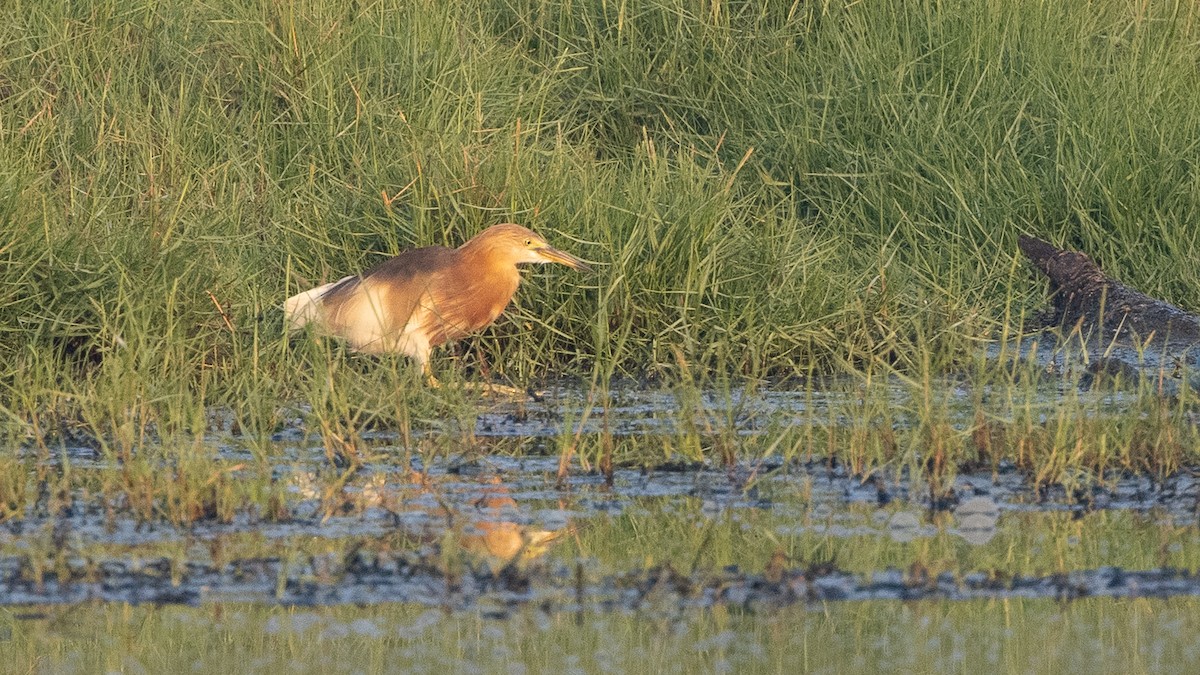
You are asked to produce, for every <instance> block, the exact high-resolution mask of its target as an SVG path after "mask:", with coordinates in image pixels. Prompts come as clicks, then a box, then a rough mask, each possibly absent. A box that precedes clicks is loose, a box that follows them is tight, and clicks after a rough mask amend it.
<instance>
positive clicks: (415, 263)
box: [321, 246, 456, 351]
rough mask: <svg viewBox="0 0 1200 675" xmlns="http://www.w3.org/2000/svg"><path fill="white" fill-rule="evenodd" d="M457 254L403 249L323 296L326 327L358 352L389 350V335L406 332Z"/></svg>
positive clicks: (435, 248)
mask: <svg viewBox="0 0 1200 675" xmlns="http://www.w3.org/2000/svg"><path fill="white" fill-rule="evenodd" d="M455 255H456V252H455V251H454V250H452V249H448V248H443V247H441V246H430V247H426V248H419V249H414V250H412V251H405V252H404V253H401V254H400V255H398V256H395V257H393V258H389V259H387V260H385V261H383V262H382V263H380V264H378V265H376V266H375V267H372V268H371V269H369V270H367V271H366V272H363V273H362V274H361V275H359V276H356V277H349V278H347V279H343V280H342V281H339V282H338V283H336V284H334V285H333V286H332V287H330V288H329V289H328V290H326V291H325V293H324V294H323V295H322V296H321V304H322V306H323V308H324V310H325V315H326V317H328V319H327V320H328V323H329V326H330V328H332V329H333V331H334V332H335V333H337V334H339V335H342V336H344V337H346V338H348V339H349V340H350V342H351V343H352V344H354V345H355V346H356V347H357V348H359V349H367V350H368V351H371V350H372V348H371V347H370V346H371V345H375V347H374V348H378V349H387V347H386V342H387V339H388V336H393V337H394V336H396V335H397V334H398V333H400V332H402V331H403V330H404V327H405V326H406V325H407V323H408V320H409V318H410V317H411V316H412V314H413V311H414V310H416V309H417V307H419V306H420V303H421V301H422V298H423V297H424V296H425V294H426V293H427V291H428V288H429V284H430V282H431V281H432V280H433V279H434V278H435V277H437V276H439V274H440V273H441V272H442V271H444V270H446V269H447V268H448V267H450V266H451V265H453V264H454V262H455V260H456V258H455Z"/></svg>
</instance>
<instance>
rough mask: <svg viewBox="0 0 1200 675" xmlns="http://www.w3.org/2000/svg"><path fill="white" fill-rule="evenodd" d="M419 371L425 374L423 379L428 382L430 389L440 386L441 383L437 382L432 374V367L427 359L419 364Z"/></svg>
mask: <svg viewBox="0 0 1200 675" xmlns="http://www.w3.org/2000/svg"><path fill="white" fill-rule="evenodd" d="M421 372H422V373H424V374H425V381H426V382H427V383H428V384H429V388H430V389H437V388H438V387H441V386H442V383H441V382H438V381H437V378H436V377H434V376H433V368H430V367H429V362H428V361H426V362H425V363H422V364H421Z"/></svg>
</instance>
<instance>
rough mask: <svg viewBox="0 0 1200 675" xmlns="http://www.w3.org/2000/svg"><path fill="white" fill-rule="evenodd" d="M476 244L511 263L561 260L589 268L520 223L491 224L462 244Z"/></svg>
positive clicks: (568, 263)
mask: <svg viewBox="0 0 1200 675" xmlns="http://www.w3.org/2000/svg"><path fill="white" fill-rule="evenodd" d="M475 246H478V247H480V248H481V249H483V250H486V251H487V254H488V255H489V256H495V257H502V258H503V259H505V260H506V261H508V262H511V263H512V264H514V265H519V264H521V263H543V264H544V263H561V264H563V265H566V266H567V267H570V268H572V269H576V270H582V271H585V272H587V271H591V269H592V268H591V267H588V265H587V263H585V262H583V261H582V260H580V259H579V258H576V257H575V256H573V255H571V254H570V253H567V252H566V251H560V250H558V249H556V248H554V247H553V246H551V245H550V244H549V243H547V241H546V240H545V239H544V238H543V237H542V236H541V235H540V234H538V233H536V232H534V231H533V230H530V229H528V228H525V227H521V226H520V225H514V224H512V223H504V224H501V225H493V226H491V227H489V228H488V229H486V230H484V231H483V232H480V233H479V234H478V235H476V236H475V238H474V239H472V240H471V241H468V242H467V243H466V244H464V245H463V247H464V248H466V247H475Z"/></svg>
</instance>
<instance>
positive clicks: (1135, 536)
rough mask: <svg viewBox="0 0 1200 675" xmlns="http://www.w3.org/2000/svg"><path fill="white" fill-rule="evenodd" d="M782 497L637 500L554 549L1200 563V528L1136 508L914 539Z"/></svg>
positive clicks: (1010, 521) (1037, 570)
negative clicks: (979, 540) (735, 504)
mask: <svg viewBox="0 0 1200 675" xmlns="http://www.w3.org/2000/svg"><path fill="white" fill-rule="evenodd" d="M643 506H644V505H643ZM774 507H775V508H772V509H765V510H762V511H759V510H756V509H737V510H732V511H728V512H724V513H722V514H718V515H714V516H707V515H703V511H704V509H703V506H702V504H701V503H700V501H699V500H680V501H677V503H675V504H673V505H669V504H664V505H663V508H661V509H659V508H646V509H644V510H643V509H642V508H641V507H639V508H638V509H637V510H636V511H637V512H636V513H634V514H629V513H626V514H622V515H620V516H615V517H612V518H599V519H593V520H590V521H589V522H588V524H586V525H585V526H583V527H581V528H580V532H579V534H578V536H577V537H576V538H574V539H571V538H568V539H566V540H565V542H564V544H563V546H562V547H561V548H560V549H557V550H556V551H555V553H553V554H552V555H562V556H566V557H567V559H568V560H570V559H572V557H573V556H583V557H584V558H586V559H590V560H594V561H595V564H596V566H597V568H598V569H600V570H614V571H618V570H627V569H641V568H647V567H653V566H655V565H670V566H671V567H673V568H674V569H676V570H680V571H683V572H688V571H690V570H692V569H699V570H717V569H721V568H724V567H726V566H729V565H736V566H737V567H738V568H739V569H741V570H744V571H746V572H751V573H762V572H763V570H764V568H765V567H766V566H767V565H768V562H769V561H770V560H771V558H772V555H773V554H774V552H775V551H782V552H783V553H784V554H785V555H786V556H787V558H788V562H787V567H788V568H800V569H804V568H807V567H809V566H811V565H819V564H823V563H828V562H832V563H833V564H834V565H835V566H836V567H837V568H838V569H840V570H844V571H847V572H854V573H861V574H870V573H873V572H877V571H880V570H883V569H886V568H889V567H890V568H895V569H899V570H902V571H906V572H907V571H909V570H910V569H911V568H913V566H914V565H916V566H919V567H920V568H922V569H923V570H925V571H928V572H929V573H931V574H939V573H942V572H950V573H951V574H954V575H956V576H957V575H960V574H965V573H970V572H983V573H985V574H995V575H997V576H998V577H999V578H1001V579H1006V578H1009V577H1011V576H1046V575H1051V574H1057V573H1061V572H1069V571H1072V570H1081V569H1096V568H1100V567H1106V566H1116V567H1121V568H1126V569H1136V570H1146V569H1155V568H1159V567H1174V568H1177V569H1180V570H1187V571H1192V572H1194V571H1196V570H1200V535H1198V534H1197V531H1196V529H1195V528H1194V527H1192V526H1182V525H1181V526H1172V525H1165V524H1162V523H1160V522H1157V521H1156V520H1155V519H1154V517H1153V516H1149V515H1142V514H1137V513H1131V512H1124V511H1114V512H1097V513H1092V514H1088V515H1085V516H1082V517H1076V516H1074V515H1072V514H1070V513H1066V512H1049V513H1046V512H1042V513H1036V512H1012V513H1008V514H1006V515H1005V516H1004V517H1003V519H1002V520H1001V521H1000V525H999V528H998V529H997V531H996V534H995V535H994V537H993V538H992V539H991V540H990V541H988V542H987V543H985V544H982V545H972V544H970V543H968V542H967V541H965V540H964V539H962V538H961V537H960V536H958V535H957V534H956V533H955V532H954V527H955V526H956V523H955V520H954V517H953V516H952V515H950V514H938V518H937V520H936V522H931V523H927V525H928V526H929V529H928V531H922V532H921V534H920V536H917V537H915V538H914V539H913V540H912V541H897V540H895V539H893V538H892V537H891V536H890V533H889V530H888V526H887V524H886V521H885V520H884V521H881V520H879V519H878V518H875V516H878V515H879V514H880V513H882V512H880V511H876V510H875V509H874V508H867V507H859V508H855V507H851V508H850V509H849V510H848V511H845V512H837V513H834V514H822V513H819V512H813V511H811V510H810V511H808V512H807V513H806V514H805V515H801V516H799V517H798V516H797V515H796V513H795V511H793V510H792V509H789V508H786V507H784V505H783V504H781V503H776V504H775V505H774ZM781 507H782V508H781ZM921 517H922V520H923V521H924V520H925V517H924V515H922V516H921ZM572 541H574V542H576V544H575V545H574V546H572V545H571V542H572Z"/></svg>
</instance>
